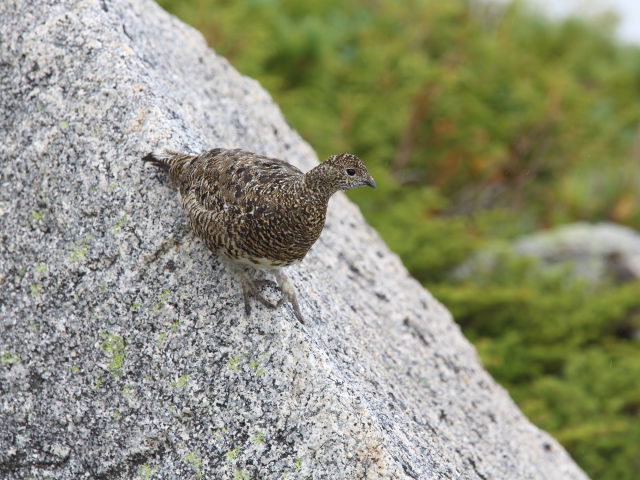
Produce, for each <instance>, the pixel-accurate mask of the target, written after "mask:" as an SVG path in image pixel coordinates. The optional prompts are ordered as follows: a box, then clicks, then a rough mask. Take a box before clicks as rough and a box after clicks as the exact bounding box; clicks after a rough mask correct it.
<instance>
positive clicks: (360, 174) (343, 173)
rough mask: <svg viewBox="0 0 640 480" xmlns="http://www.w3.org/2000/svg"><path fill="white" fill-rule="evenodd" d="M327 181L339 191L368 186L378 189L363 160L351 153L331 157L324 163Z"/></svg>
mask: <svg viewBox="0 0 640 480" xmlns="http://www.w3.org/2000/svg"><path fill="white" fill-rule="evenodd" d="M322 165H323V170H324V174H325V175H326V176H327V180H329V181H330V183H331V184H332V185H333V186H334V187H335V188H336V189H337V190H350V189H352V188H355V187H362V186H365V185H368V186H369V187H373V188H376V182H375V181H374V180H373V177H372V176H371V175H370V174H369V172H368V171H367V167H365V166H364V163H362V160H360V159H359V158H358V157H356V156H355V155H352V154H350V153H339V154H337V155H331V156H330V157H329V158H327V159H326V160H325V161H324V162H323V163H322Z"/></svg>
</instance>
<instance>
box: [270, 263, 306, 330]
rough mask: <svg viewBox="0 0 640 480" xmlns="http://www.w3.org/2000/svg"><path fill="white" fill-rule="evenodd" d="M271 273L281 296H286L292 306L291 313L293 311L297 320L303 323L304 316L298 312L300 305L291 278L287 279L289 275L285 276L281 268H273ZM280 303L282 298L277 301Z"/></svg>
mask: <svg viewBox="0 0 640 480" xmlns="http://www.w3.org/2000/svg"><path fill="white" fill-rule="evenodd" d="M273 273H274V275H275V276H276V280H277V281H278V285H279V286H280V291H281V292H282V295H283V297H284V298H286V299H287V300H288V301H289V303H290V304H291V306H292V307H293V313H295V315H296V318H297V319H298V321H299V322H300V323H303V324H304V318H303V317H302V312H300V306H299V305H298V299H297V297H296V290H295V288H294V286H293V284H292V283H291V280H289V277H287V276H286V275H285V274H284V272H283V271H282V270H274V271H273ZM281 303H282V300H280V302H278V305H280V304H281Z"/></svg>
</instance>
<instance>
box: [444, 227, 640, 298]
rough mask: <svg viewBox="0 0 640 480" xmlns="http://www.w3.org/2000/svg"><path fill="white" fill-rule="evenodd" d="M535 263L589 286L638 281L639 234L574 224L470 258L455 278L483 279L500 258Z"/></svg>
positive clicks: (624, 230)
mask: <svg viewBox="0 0 640 480" xmlns="http://www.w3.org/2000/svg"><path fill="white" fill-rule="evenodd" d="M505 254H506V255H507V256H510V255H516V256H519V257H525V258H530V259H532V260H534V262H535V263H534V265H533V267H534V268H536V269H540V270H545V271H546V270H558V269H562V271H563V272H566V274H568V275H569V276H570V277H571V278H575V279H579V280H581V281H584V282H587V283H589V284H592V285H599V284H603V283H605V284H606V283H610V282H614V283H626V282H633V281H636V280H638V279H640V234H639V233H638V232H636V231H634V230H632V229H631V228H628V227H624V226H621V225H616V224H614V223H606V222H605V223H596V224H590V223H573V224H569V225H563V226H561V227H557V228H554V229H552V230H549V231H544V232H537V233H534V234H532V235H527V236H524V237H522V238H520V239H518V240H516V241H515V242H514V243H513V244H510V245H501V246H499V247H496V248H490V249H487V250H485V251H482V252H480V253H478V254H475V255H473V256H472V257H471V258H470V259H469V260H468V261H466V262H465V263H463V264H462V265H461V266H459V267H458V268H457V269H456V270H455V271H454V272H453V275H454V276H455V277H457V278H469V277H473V276H486V275H487V274H488V273H490V272H492V271H493V270H494V269H496V268H498V264H499V262H500V261H502V255H505Z"/></svg>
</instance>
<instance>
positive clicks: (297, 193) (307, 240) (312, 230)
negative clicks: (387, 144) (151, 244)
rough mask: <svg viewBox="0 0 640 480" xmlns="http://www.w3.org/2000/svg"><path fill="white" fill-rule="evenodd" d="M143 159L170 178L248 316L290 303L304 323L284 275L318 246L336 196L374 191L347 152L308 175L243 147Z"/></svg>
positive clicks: (369, 178)
mask: <svg viewBox="0 0 640 480" xmlns="http://www.w3.org/2000/svg"><path fill="white" fill-rule="evenodd" d="M142 160H143V161H144V162H147V163H149V164H151V165H154V166H155V167H159V168H160V169H162V170H165V171H167V172H168V173H169V176H170V178H171V180H172V182H173V183H174V184H175V185H176V186H177V188H178V190H179V192H180V199H181V203H182V208H183V210H184V213H185V214H186V217H187V219H188V223H189V226H190V227H191V230H192V231H193V232H194V233H195V235H196V236H197V237H199V238H200V239H201V240H202V241H203V242H204V244H205V245H206V246H207V248H208V249H209V250H210V251H211V252H213V253H214V254H215V255H216V256H217V257H218V258H219V259H220V260H222V261H223V262H224V263H225V264H226V265H228V266H229V267H230V269H231V270H232V271H233V272H234V273H235V274H236V276H237V278H238V279H239V281H240V284H241V287H242V295H243V300H244V310H245V314H246V315H247V316H249V314H250V312H251V305H250V299H251V297H254V298H255V299H256V300H258V301H259V302H260V303H261V304H263V305H264V306H265V307H268V308H271V309H276V308H278V307H280V306H281V305H282V303H283V302H284V300H285V299H286V300H287V301H288V302H289V303H290V305H291V307H292V309H293V312H294V314H295V316H296V318H297V319H298V321H300V323H305V322H304V317H303V315H302V313H301V311H300V306H299V304H298V300H297V296H296V291H295V288H294V286H293V284H292V283H291V281H290V280H289V278H288V277H287V275H286V274H285V273H284V272H283V271H282V269H283V268H284V267H288V266H291V265H295V264H298V263H300V262H301V261H302V259H303V258H304V257H305V255H306V254H307V252H308V251H309V249H310V248H311V246H312V245H313V244H314V243H315V242H316V240H318V237H319V236H320V233H321V232H322V229H323V227H324V224H325V219H326V215H327V206H328V202H329V198H331V196H332V195H333V194H335V193H336V192H338V191H346V190H350V189H352V188H356V187H360V186H369V187H373V188H375V187H376V183H375V181H374V180H373V177H372V176H371V175H370V174H369V172H368V171H367V168H366V166H365V165H364V163H363V162H362V160H360V158H358V157H357V156H356V155H353V154H350V153H340V154H336V155H331V156H330V157H328V158H327V159H326V160H325V161H324V162H322V163H320V164H318V165H317V166H316V167H314V168H312V169H311V170H309V171H307V172H306V173H303V172H302V171H301V170H300V169H298V168H296V167H295V166H293V165H291V164H290V163H288V162H286V161H284V160H280V159H277V158H271V157H268V156H265V155H259V154H256V153H252V152H249V151H245V150H242V149H239V148H236V149H225V148H214V149H212V150H208V151H205V152H203V153H201V154H199V155H192V154H188V153H180V152H175V151H171V150H160V151H155V152H151V153H149V154H147V155H145V156H144V157H142ZM251 269H253V270H266V271H270V272H271V273H272V274H273V275H274V277H275V279H276V282H273V281H269V280H254V279H253V278H252V276H251V275H250V274H249V272H250V271H251ZM264 285H271V286H273V287H278V289H279V291H280V293H281V298H280V300H279V301H278V302H277V303H272V302H271V301H269V300H268V299H266V298H265V297H264V296H263V295H262V294H261V293H260V287H262V286H264Z"/></svg>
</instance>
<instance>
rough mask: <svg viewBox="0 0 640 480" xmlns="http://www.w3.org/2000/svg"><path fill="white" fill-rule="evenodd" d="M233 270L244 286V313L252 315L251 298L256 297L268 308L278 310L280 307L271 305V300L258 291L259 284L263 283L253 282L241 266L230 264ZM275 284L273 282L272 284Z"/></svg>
mask: <svg viewBox="0 0 640 480" xmlns="http://www.w3.org/2000/svg"><path fill="white" fill-rule="evenodd" d="M229 265H230V267H231V269H232V270H233V271H234V272H235V274H236V275H237V277H238V279H239V280H240V283H241V285H242V296H243V299H244V312H245V314H247V315H249V314H250V313H251V304H250V302H249V299H250V298H251V297H255V298H256V300H258V301H259V302H260V303H261V304H262V305H264V306H265V307H267V308H271V309H275V308H278V305H279V304H278V305H276V304H273V303H271V302H270V301H269V300H267V299H266V298H264V297H263V296H262V294H261V293H260V291H259V290H258V284H261V283H262V281H256V280H253V279H252V278H251V277H250V276H249V274H248V273H247V272H246V271H245V270H244V268H242V267H241V266H239V265H235V264H229ZM271 283H273V282H271Z"/></svg>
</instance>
